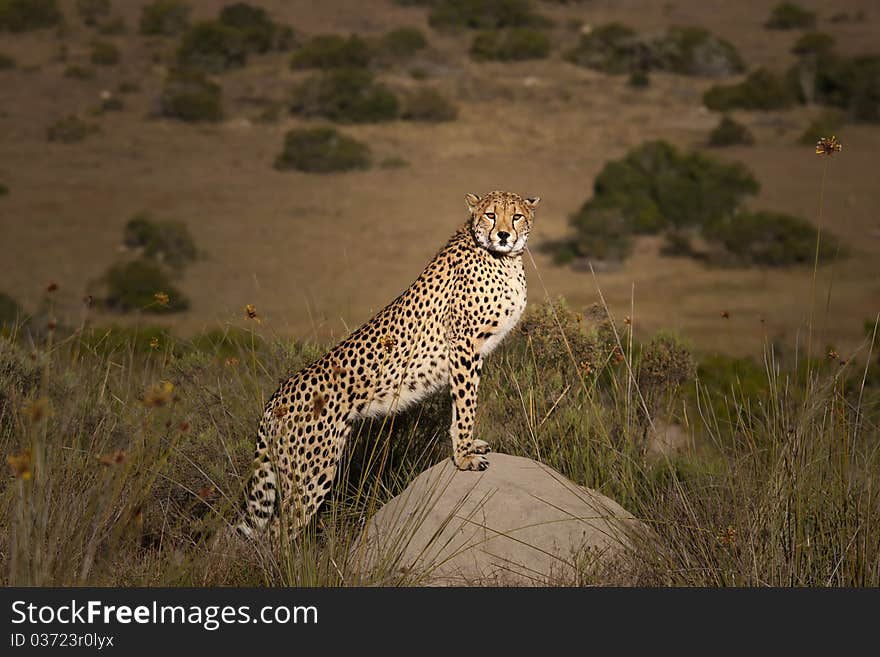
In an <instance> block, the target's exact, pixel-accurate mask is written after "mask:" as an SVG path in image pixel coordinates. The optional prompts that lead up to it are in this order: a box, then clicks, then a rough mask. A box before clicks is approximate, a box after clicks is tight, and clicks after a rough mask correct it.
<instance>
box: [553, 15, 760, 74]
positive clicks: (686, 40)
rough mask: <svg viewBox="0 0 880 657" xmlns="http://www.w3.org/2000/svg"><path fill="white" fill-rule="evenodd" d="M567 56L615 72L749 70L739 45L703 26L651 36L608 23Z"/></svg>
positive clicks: (585, 35) (678, 28) (586, 36)
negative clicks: (643, 35) (746, 68)
mask: <svg viewBox="0 0 880 657" xmlns="http://www.w3.org/2000/svg"><path fill="white" fill-rule="evenodd" d="M566 59H568V60H569V61H570V62H573V63H575V64H577V65H578V66H585V67H587V68H592V69H595V70H598V71H602V72H604V73H615V74H621V73H632V72H634V71H649V70H659V71H669V72H671V73H678V74H680V75H705V76H725V75H732V74H734V73H739V72H741V71H743V70H745V64H744V63H743V60H742V58H741V57H740V55H739V53H738V52H737V51H736V48H734V47H733V46H732V45H731V44H730V43H728V42H727V41H725V40H723V39H720V38H718V37H716V36H715V35H714V34H712V33H711V32H709V31H708V30H706V29H704V28H702V27H671V28H669V29H668V30H666V32H664V33H663V34H661V35H660V36H657V37H653V38H649V37H641V36H639V35H638V34H636V32H635V31H634V30H632V29H631V28H629V27H627V26H626V25H622V24H621V23H608V24H606V25H600V26H598V27H596V28H595V29H593V30H592V31H591V32H590V33H589V34H584V35H582V36H581V39H580V42H579V43H578V45H577V46H576V47H575V48H574V49H572V50H570V51H569V52H568V53H567V54H566Z"/></svg>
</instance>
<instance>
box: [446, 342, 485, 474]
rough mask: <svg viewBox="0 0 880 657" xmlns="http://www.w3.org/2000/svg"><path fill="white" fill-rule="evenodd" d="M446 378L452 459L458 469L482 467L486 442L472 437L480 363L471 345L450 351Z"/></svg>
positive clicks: (483, 468)
mask: <svg viewBox="0 0 880 657" xmlns="http://www.w3.org/2000/svg"><path fill="white" fill-rule="evenodd" d="M449 360H450V365H449V379H450V384H451V389H452V426H451V427H450V428H449V433H450V435H451V436H452V460H453V462H454V463H455V465H456V467H457V468H458V469H459V470H485V469H486V468H488V467H489V459H488V458H486V457H485V456H484V454H486V453H488V452H489V451H490V448H489V443H487V442H486V441H484V440H477V439H475V438H474V437H473V430H474V418H475V416H476V412H477V388H479V385H480V372H481V370H482V368H483V362H482V359H481V358H480V354H479V352H478V351H477V350H476V349H474V348H473V346H472V345H470V344H458V345H456V346H455V348H454V349H453V351H452V354H451V358H450V359H449Z"/></svg>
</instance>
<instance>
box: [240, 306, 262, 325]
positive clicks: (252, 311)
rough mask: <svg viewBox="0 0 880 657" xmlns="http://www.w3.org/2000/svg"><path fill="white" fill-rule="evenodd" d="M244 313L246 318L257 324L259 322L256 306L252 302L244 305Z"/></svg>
mask: <svg viewBox="0 0 880 657" xmlns="http://www.w3.org/2000/svg"><path fill="white" fill-rule="evenodd" d="M244 314H245V317H246V318H247V319H252V320H254V321H255V322H256V323H257V324H259V323H260V321H261V320H260V316H259V315H257V308H256V307H255V306H254V304H252V303H249V304H248V305H246V306H245V307H244Z"/></svg>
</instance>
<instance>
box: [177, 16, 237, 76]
mask: <svg viewBox="0 0 880 657" xmlns="http://www.w3.org/2000/svg"><path fill="white" fill-rule="evenodd" d="M177 59H178V62H179V63H180V65H181V67H182V68H188V69H191V70H195V71H203V72H205V73H222V72H224V71H227V70H229V69H232V68H239V67H242V66H244V65H245V64H246V63H247V48H246V47H245V40H244V36H243V35H242V33H241V32H240V31H239V30H237V29H235V28H232V27H228V26H226V25H224V24H223V23H220V22H219V21H203V22H201V23H196V24H195V25H193V26H192V27H190V28H189V29H187V31H186V32H185V33H184V35H183V40H182V41H181V44H180V48H179V49H178V51H177Z"/></svg>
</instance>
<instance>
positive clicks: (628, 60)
mask: <svg viewBox="0 0 880 657" xmlns="http://www.w3.org/2000/svg"><path fill="white" fill-rule="evenodd" d="M565 58H566V59H567V60H568V61H570V62H572V63H573V64H577V65H578V66H584V67H586V68H591V69H595V70H597V71H602V72H603V73H618V74H621V73H629V72H631V71H634V70H646V69H648V68H650V54H649V52H648V50H647V48H646V46H645V44H644V43H643V42H642V41H641V40H640V39H639V36H638V34H636V32H635V30H633V29H631V28H629V27H627V26H626V25H623V24H622V23H608V24H606V25H599V26H598V27H596V28H594V29H593V30H592V31H591V32H590V33H589V34H584V35H582V36H581V38H580V42H579V43H578V45H577V46H576V47H575V48H573V49H572V50H570V51H568V52H567V53H566V54H565Z"/></svg>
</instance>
